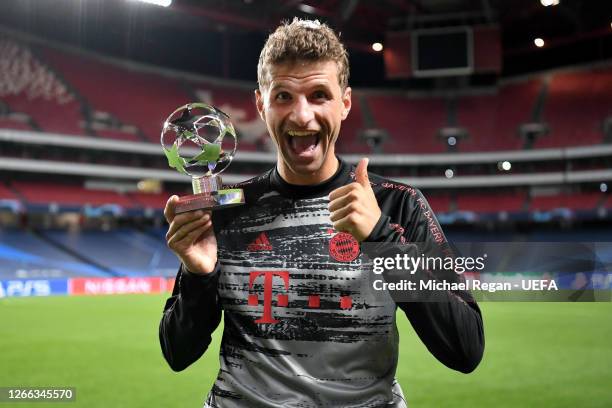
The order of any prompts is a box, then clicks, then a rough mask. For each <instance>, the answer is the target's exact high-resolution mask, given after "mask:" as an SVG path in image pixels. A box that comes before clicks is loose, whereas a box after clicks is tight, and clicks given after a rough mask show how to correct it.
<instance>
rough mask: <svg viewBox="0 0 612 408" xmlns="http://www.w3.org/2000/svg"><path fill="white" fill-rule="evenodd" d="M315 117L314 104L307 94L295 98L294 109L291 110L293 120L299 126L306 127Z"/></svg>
mask: <svg viewBox="0 0 612 408" xmlns="http://www.w3.org/2000/svg"><path fill="white" fill-rule="evenodd" d="M313 118H314V112H313V111H312V106H310V103H309V102H308V99H307V98H306V97H305V96H300V97H299V98H297V99H296V100H295V103H294V105H293V111H292V112H291V120H292V121H293V122H294V123H295V124H296V125H298V126H300V127H304V126H306V125H307V124H308V122H310V121H311V120H312V119H313Z"/></svg>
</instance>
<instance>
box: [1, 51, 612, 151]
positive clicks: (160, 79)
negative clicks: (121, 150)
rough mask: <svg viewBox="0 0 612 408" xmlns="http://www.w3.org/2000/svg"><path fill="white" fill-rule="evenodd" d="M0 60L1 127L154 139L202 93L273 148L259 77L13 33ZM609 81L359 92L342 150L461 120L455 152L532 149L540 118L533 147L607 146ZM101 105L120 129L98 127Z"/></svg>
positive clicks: (562, 78)
mask: <svg viewBox="0 0 612 408" xmlns="http://www.w3.org/2000/svg"><path fill="white" fill-rule="evenodd" d="M37 56H38V57H37ZM0 66H2V68H3V70H4V71H6V73H5V75H3V76H2V80H1V83H0V98H1V100H2V101H3V105H4V106H5V111H6V110H7V109H8V112H9V113H10V114H11V115H14V114H17V115H22V116H10V115H8V113H7V112H5V114H4V115H2V116H0V127H3V128H10V129H21V130H30V129H40V130H42V131H44V132H49V133H62V134H69V135H84V134H89V135H97V136H98V137H101V138H110V139H116V140H127V141H142V140H144V141H149V142H152V143H158V140H159V133H160V129H161V125H162V122H163V120H164V119H165V118H166V117H167V116H168V114H169V113H170V112H172V111H173V110H174V109H175V108H177V107H178V106H181V105H183V104H185V103H187V102H188V101H192V100H202V101H204V102H208V103H211V104H214V105H215V106H217V107H219V108H220V109H221V110H223V111H225V112H226V113H228V114H229V115H230V116H231V118H232V121H233V123H234V125H235V127H236V128H237V130H238V133H239V137H240V148H241V150H246V151H257V150H270V143H269V140H268V137H267V135H266V129H265V125H264V124H263V123H262V122H261V120H260V119H259V116H258V114H257V111H256V109H255V106H254V103H253V99H254V96H253V89H251V88H254V87H255V84H253V86H252V87H249V86H248V84H247V85H245V84H244V83H239V82H235V83H234V82H231V81H224V82H220V83H211V82H210V81H209V80H207V81H204V80H202V81H198V80H195V79H193V78H189V79H185V80H182V79H177V78H175V77H171V76H169V75H162V74H160V73H153V72H149V71H147V72H144V71H142V70H138V69H136V68H131V67H130V66H129V65H125V64H123V65H117V64H112V63H110V62H107V61H102V60H99V59H97V58H93V57H88V56H84V55H80V54H76V53H68V52H64V51H59V50H55V49H52V48H48V47H41V48H36V49H30V48H29V47H28V46H25V45H22V44H19V43H18V42H15V41H13V40H9V39H0ZM610 78H612V75H611V74H610V69H609V68H600V69H596V70H586V71H572V72H557V73H548V74H540V75H536V76H532V77H530V78H527V79H520V80H519V79H517V80H512V81H509V82H505V83H503V84H502V85H501V86H500V87H499V88H498V89H497V90H492V93H491V94H478V95H476V94H474V95H469V94H468V95H463V93H462V96H453V97H438V96H435V97H434V96H419V97H408V96H405V95H400V94H394V93H384V92H383V93H380V92H378V91H377V92H370V91H361V92H358V91H356V92H354V97H353V108H352V112H351V114H350V115H349V118H348V119H347V120H346V121H345V122H344V124H343V130H342V139H341V142H340V143H339V145H338V148H339V151H340V152H341V153H367V152H370V151H371V149H370V148H369V147H368V146H367V144H366V142H365V141H364V140H363V139H361V137H360V135H361V133H362V132H363V131H364V130H365V129H370V128H380V129H383V130H385V131H386V132H387V134H388V135H389V137H388V139H387V140H385V141H384V143H383V148H382V150H383V152H397V153H441V152H444V151H446V150H447V149H448V145H447V143H446V140H445V139H444V138H441V137H440V136H439V132H440V130H441V129H442V128H444V127H447V126H457V127H458V128H461V129H465V130H466V131H467V136H466V137H465V138H461V139H460V140H459V143H458V144H457V146H456V148H455V150H457V151H462V152H473V151H499V150H517V149H521V148H525V147H528V148H529V147H531V146H530V145H528V144H527V143H526V141H525V140H523V139H522V138H521V136H520V134H519V127H520V126H521V125H522V124H526V123H534V122H535V123H543V124H546V125H548V127H549V129H550V131H549V134H547V135H544V136H540V137H538V138H537V140H535V143H534V145H533V147H534V148H546V147H560V146H573V145H588V144H593V143H602V142H603V141H604V135H603V126H604V120H605V119H606V118H608V117H610V115H612V112H611V111H610V110H609V109H610V108H609V107H610V106H612V97H611V96H610V95H612V80H611V79H610ZM547 84H548V85H547ZM450 107H452V108H453V109H450ZM578 107H580V109H578ZM454 109H456V112H455V110H454ZM98 112H105V113H106V114H108V115H109V116H110V117H112V118H113V119H114V120H116V121H117V123H116V124H115V125H116V126H97V125H96V123H95V117H94V116H95V114H96V113H98ZM451 113H452V114H451ZM455 113H456V115H455ZM126 127H128V128H129V129H130V130H129V131H126Z"/></svg>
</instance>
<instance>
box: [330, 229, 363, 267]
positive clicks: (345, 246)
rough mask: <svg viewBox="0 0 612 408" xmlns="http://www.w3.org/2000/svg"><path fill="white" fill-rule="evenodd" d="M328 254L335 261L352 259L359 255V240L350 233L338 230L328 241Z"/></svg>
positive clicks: (349, 260)
mask: <svg viewBox="0 0 612 408" xmlns="http://www.w3.org/2000/svg"><path fill="white" fill-rule="evenodd" d="M329 254H330V255H331V257H332V258H334V259H335V260H336V261H340V262H351V261H354V260H355V259H356V258H357V257H358V256H359V242H357V240H356V239H355V237H353V236H352V235H351V234H349V233H346V232H339V233H337V234H336V235H334V236H333V237H332V239H331V240H330V241H329Z"/></svg>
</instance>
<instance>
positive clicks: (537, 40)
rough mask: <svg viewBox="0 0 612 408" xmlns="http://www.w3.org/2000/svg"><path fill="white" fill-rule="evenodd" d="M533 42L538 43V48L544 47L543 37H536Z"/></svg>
mask: <svg viewBox="0 0 612 408" xmlns="http://www.w3.org/2000/svg"><path fill="white" fill-rule="evenodd" d="M533 43H534V44H535V45H536V47H538V48H542V47H543V46H544V40H543V39H541V38H539V37H538V38H536V39H535V40H533Z"/></svg>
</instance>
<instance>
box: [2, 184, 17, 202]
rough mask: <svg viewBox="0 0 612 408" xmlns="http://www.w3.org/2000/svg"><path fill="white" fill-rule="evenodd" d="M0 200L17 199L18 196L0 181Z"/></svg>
mask: <svg viewBox="0 0 612 408" xmlns="http://www.w3.org/2000/svg"><path fill="white" fill-rule="evenodd" d="M0 200H19V197H18V196H17V195H16V194H15V193H14V192H13V191H12V190H11V189H9V188H8V187H7V186H5V185H4V184H3V183H0Z"/></svg>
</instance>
